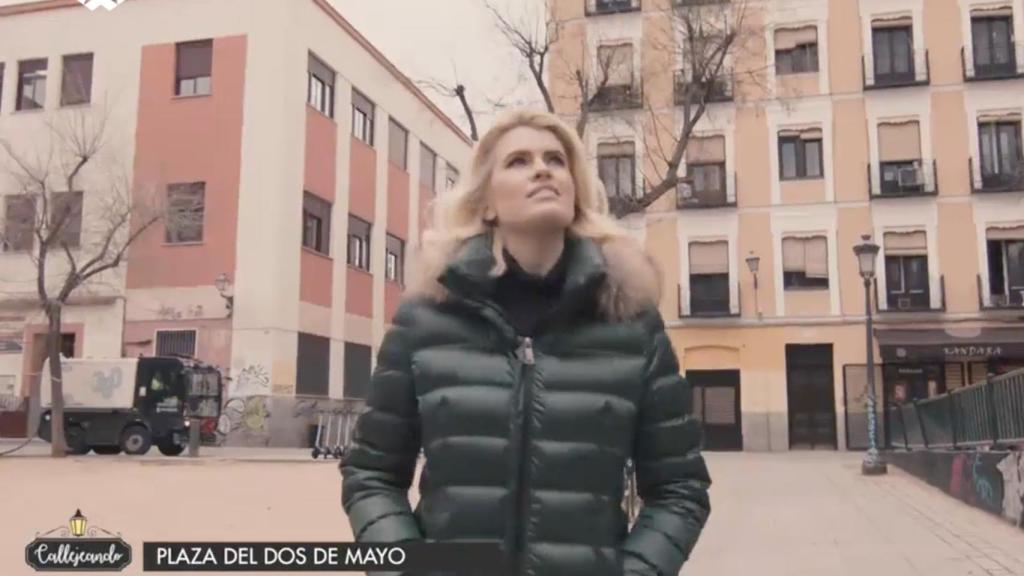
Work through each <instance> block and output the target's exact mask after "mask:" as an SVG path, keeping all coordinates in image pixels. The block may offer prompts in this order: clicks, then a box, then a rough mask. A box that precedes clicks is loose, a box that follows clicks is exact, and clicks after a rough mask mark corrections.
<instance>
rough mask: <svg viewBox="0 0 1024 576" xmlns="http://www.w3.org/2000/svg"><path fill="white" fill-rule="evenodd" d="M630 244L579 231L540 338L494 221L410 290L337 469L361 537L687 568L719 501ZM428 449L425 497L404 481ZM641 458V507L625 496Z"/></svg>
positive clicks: (565, 567)
mask: <svg viewBox="0 0 1024 576" xmlns="http://www.w3.org/2000/svg"><path fill="white" fill-rule="evenodd" d="M634 246H635V245H634V244H633V243H632V242H631V241H626V240H616V241H612V242H606V243H603V244H602V245H601V246H599V245H598V244H597V243H595V242H593V241H590V240H585V239H579V238H575V237H571V236H570V237H568V238H567V240H566V245H565V249H566V250H568V252H567V253H566V257H567V259H568V260H567V270H566V279H565V285H564V287H563V290H562V298H561V300H560V303H559V305H558V306H557V307H556V309H555V311H554V312H553V313H552V314H550V315H548V316H547V317H546V318H545V321H544V322H543V326H542V327H541V328H539V329H538V333H537V335H536V337H535V338H533V339H530V338H522V337H519V336H518V335H517V334H516V333H515V331H514V330H513V329H512V327H511V325H510V323H509V322H508V321H507V319H506V318H505V316H504V314H503V312H502V311H501V310H500V309H499V308H498V307H497V306H496V305H495V304H494V302H493V301H492V300H491V299H490V298H489V297H488V294H489V293H490V294H492V293H493V288H494V279H493V278H492V277H490V276H488V271H489V270H490V269H491V268H492V266H493V264H494V259H493V256H492V253H491V237H490V234H482V235H480V236H476V237H474V238H471V239H469V240H467V241H466V243H465V244H464V245H463V247H462V248H461V250H460V251H459V252H458V254H457V255H456V256H455V258H454V259H453V261H452V262H451V263H450V264H449V266H448V268H447V269H446V271H445V273H444V274H443V275H442V276H441V278H440V279H439V283H440V285H441V286H443V291H442V292H441V293H440V295H438V294H435V295H433V296H426V295H423V294H420V295H416V294H412V295H410V297H409V298H408V299H407V300H406V301H405V302H404V303H403V304H402V306H401V307H400V309H399V311H398V313H397V314H396V316H395V318H394V326H393V327H392V329H391V330H390V331H389V332H388V333H387V334H386V336H385V338H384V341H383V343H382V345H381V347H380V351H379V353H378V362H377V367H376V369H375V371H374V375H373V379H372V383H371V389H370V394H369V398H368V400H367V403H368V408H369V409H368V411H367V412H366V413H364V414H363V416H362V417H360V419H359V421H358V423H357V426H356V433H355V441H354V445H353V447H352V449H351V450H350V451H349V452H348V454H347V455H346V457H345V458H344V460H343V461H342V464H341V471H342V475H343V478H344V479H343V483H342V503H343V506H344V508H345V512H346V513H347V515H348V519H349V521H350V522H351V524H352V530H353V534H354V535H355V537H356V540H357V541H360V542H397V541H403V540H420V539H426V540H428V541H493V542H499V543H501V544H502V545H503V548H502V549H503V551H504V552H505V561H506V562H507V564H506V565H505V566H504V567H495V568H496V570H495V572H497V569H500V568H504V569H505V570H508V571H510V572H511V573H512V574H530V575H537V576H604V575H608V576H619V575H622V574H627V575H650V576H654V575H660V576H675V575H676V574H677V573H678V572H679V569H680V567H681V566H682V564H683V562H685V561H686V559H687V557H688V556H689V554H690V551H691V550H692V549H693V546H694V544H695V543H696V541H697V538H698V536H699V535H700V532H701V529H702V528H703V526H704V523H705V521H706V520H707V517H708V514H709V513H710V504H709V501H708V493H707V489H708V486H709V485H710V479H709V477H708V472H707V469H706V467H705V464H704V460H703V458H702V457H701V455H700V453H699V445H700V440H701V438H700V434H701V432H700V424H699V422H698V421H697V420H695V419H694V418H693V417H692V416H691V415H690V411H691V402H692V395H691V391H690V387H689V385H688V384H687V383H686V381H685V380H684V379H683V378H682V377H681V376H680V375H679V366H678V362H677V360H676V356H675V354H674V352H673V350H672V346H671V344H670V342H669V339H668V337H667V335H666V334H665V331H664V326H663V324H662V320H661V317H660V315H659V313H658V311H657V308H656V299H657V293H658V285H659V281H658V277H657V274H656V272H654V269H653V267H652V266H651V264H650V260H649V259H648V258H647V256H646V255H645V254H643V252H642V251H640V250H639V249H637V248H635V247H634ZM421 446H422V448H423V451H424V454H425V456H426V462H425V464H424V468H423V471H422V474H421V478H420V486H419V491H420V495H421V499H420V502H419V504H418V505H417V507H416V510H415V511H414V510H412V509H410V505H409V500H408V495H407V493H408V490H409V487H410V484H411V482H412V478H413V475H414V472H415V467H416V461H417V455H418V452H419V450H420V447H421ZM627 458H633V459H634V461H635V462H636V472H637V483H638V491H639V494H640V496H641V498H642V499H643V507H642V509H641V511H640V515H639V517H638V519H637V521H636V523H635V524H634V526H633V528H632V529H631V530H629V529H628V528H627V522H626V518H625V516H624V513H623V511H622V508H621V501H622V495H623V466H624V463H625V461H626V459H627Z"/></svg>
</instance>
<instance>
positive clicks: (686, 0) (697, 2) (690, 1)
mask: <svg viewBox="0 0 1024 576" xmlns="http://www.w3.org/2000/svg"><path fill="white" fill-rule="evenodd" d="M731 1H732V0H673V4H675V5H676V6H681V7H684V8H689V7H691V6H711V5H715V4H728V3H729V2H731Z"/></svg>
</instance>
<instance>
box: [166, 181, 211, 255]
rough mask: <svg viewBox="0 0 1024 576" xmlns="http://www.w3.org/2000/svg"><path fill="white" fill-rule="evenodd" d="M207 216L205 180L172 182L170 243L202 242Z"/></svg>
mask: <svg viewBox="0 0 1024 576" xmlns="http://www.w3.org/2000/svg"><path fill="white" fill-rule="evenodd" d="M205 216H206V183H205V182H191V183H187V184H171V185H170V186H168V187H167V223H166V229H167V235H166V242H167V243H168V244H185V243H194V242H202V241H203V221H204V218H205Z"/></svg>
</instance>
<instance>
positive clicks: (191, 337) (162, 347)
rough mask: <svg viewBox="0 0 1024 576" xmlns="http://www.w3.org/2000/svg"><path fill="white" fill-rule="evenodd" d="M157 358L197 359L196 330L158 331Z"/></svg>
mask: <svg viewBox="0 0 1024 576" xmlns="http://www.w3.org/2000/svg"><path fill="white" fill-rule="evenodd" d="M155 352H156V355H157V356H183V357H185V358H195V356H196V331H195V330H158V331H157V333H156V351H155Z"/></svg>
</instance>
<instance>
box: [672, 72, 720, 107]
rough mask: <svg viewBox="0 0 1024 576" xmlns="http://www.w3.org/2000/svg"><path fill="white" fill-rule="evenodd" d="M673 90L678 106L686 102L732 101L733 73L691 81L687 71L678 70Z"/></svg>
mask: <svg viewBox="0 0 1024 576" xmlns="http://www.w3.org/2000/svg"><path fill="white" fill-rule="evenodd" d="M672 90H673V97H674V102H675V104H676V106H681V105H683V104H685V103H686V102H690V103H694V104H695V103H698V102H701V101H703V102H707V103H713V102H732V101H733V97H734V96H733V78H732V75H731V74H721V75H719V76H718V77H716V78H713V79H709V80H707V81H704V82H690V81H688V79H687V77H686V72H685V71H683V70H676V73H675V75H674V78H673V86H672Z"/></svg>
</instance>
